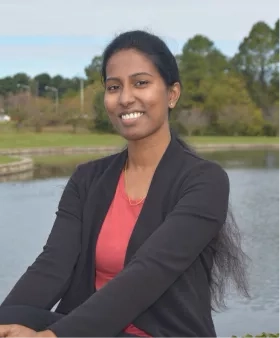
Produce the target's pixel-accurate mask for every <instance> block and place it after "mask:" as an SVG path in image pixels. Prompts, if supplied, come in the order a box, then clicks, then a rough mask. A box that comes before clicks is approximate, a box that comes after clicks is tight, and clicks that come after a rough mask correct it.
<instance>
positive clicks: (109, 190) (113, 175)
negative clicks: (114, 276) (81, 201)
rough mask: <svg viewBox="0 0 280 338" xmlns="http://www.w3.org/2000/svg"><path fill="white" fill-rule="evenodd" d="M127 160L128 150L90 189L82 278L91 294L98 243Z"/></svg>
mask: <svg viewBox="0 0 280 338" xmlns="http://www.w3.org/2000/svg"><path fill="white" fill-rule="evenodd" d="M126 159H127V150H124V151H123V152H121V153H120V154H118V155H117V156H116V157H115V158H114V160H113V161H112V162H111V163H110V165H109V166H108V168H107V169H105V171H104V173H103V174H102V175H101V177H100V178H98V181H97V182H94V183H93V184H92V185H91V187H90V189H89V193H88V197H87V201H86V205H85V208H84V217H83V221H84V230H83V234H82V243H83V247H84V248H85V251H84V255H85V257H84V262H85V264H84V266H83V276H82V278H83V279H84V280H86V281H87V282H88V283H89V284H88V285H87V286H86V289H87V290H89V292H90V293H92V292H94V290H95V287H94V280H95V268H94V266H95V263H94V262H95V248H96V242H97V239H98V235H99V232H100V230H101V227H102V224H103V221H104V219H105V217H106V214H107V211H108V210H109V207H110V204H111V202H112V200H113V198H114V195H115V191H116V187H117V184H118V181H119V177H120V174H121V172H122V170H123V168H124V165H125V162H126Z"/></svg>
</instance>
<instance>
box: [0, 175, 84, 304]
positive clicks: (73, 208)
mask: <svg viewBox="0 0 280 338" xmlns="http://www.w3.org/2000/svg"><path fill="white" fill-rule="evenodd" d="M78 173H79V171H78V169H77V170H76V171H75V173H74V174H73V175H72V176H71V178H70V179H69V181H68V182H67V185H66V187H65V189H64V191H63V194H62V197H61V199H60V202H59V205H58V211H57V212H56V219H55V222H54V225H53V228H52V231H51V233H50V235H49V237H48V240H47V243H46V244H45V246H44V247H43V251H42V253H41V254H40V255H39V256H38V257H37V259H36V260H35V262H34V263H33V264H32V265H31V266H29V267H28V269H27V271H26V272H25V273H24V274H23V276H22V277H21V278H20V279H19V281H18V282H17V283H16V285H15V286H14V287H13V289H12V290H11V292H10V293H9V295H8V296H7V297H6V299H5V300H4V302H3V303H2V304H1V306H5V305H29V306H35V307H39V308H44V309H51V308H52V307H53V306H54V305H55V304H56V303H57V302H58V301H59V299H60V298H61V296H62V294H63V292H64V290H65V287H66V286H67V282H68V281H69V279H70V277H71V274H72V271H73V268H74V265H75V263H76V261H77V258H78V255H79V253H80V249H81V240H80V238H81V236H80V233H81V222H82V221H81V218H82V212H81V210H82V207H81V200H80V196H79V191H78V184H77V182H78V180H79V175H78Z"/></svg>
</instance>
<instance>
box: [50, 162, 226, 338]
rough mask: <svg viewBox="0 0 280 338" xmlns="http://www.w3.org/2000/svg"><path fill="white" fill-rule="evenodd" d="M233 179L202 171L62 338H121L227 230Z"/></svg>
mask: <svg viewBox="0 0 280 338" xmlns="http://www.w3.org/2000/svg"><path fill="white" fill-rule="evenodd" d="M228 198H229V179H228V176H227V174H226V172H225V171H224V170H223V169H222V168H221V167H220V166H218V165H217V164H215V163H211V162H206V163H204V164H202V165H199V166H196V167H195V168H194V169H193V170H192V172H191V174H190V176H189V177H188V178H187V180H186V181H185V184H184V186H183V193H182V196H181V198H180V199H179V201H178V203H177V205H176V206H175V208H174V209H173V211H172V212H171V213H169V215H168V216H167V217H166V219H165V220H164V222H163V223H162V224H161V225H160V226H159V228H158V229H157V230H156V231H155V232H154V233H153V234H152V235H151V236H150V237H149V238H148V239H147V240H146V241H145V242H144V244H143V245H142V246H141V247H140V248H139V249H138V250H137V252H136V254H135V255H134V257H133V258H132V260H131V261H130V262H129V264H128V265H127V266H126V267H125V268H124V269H123V270H122V271H121V272H120V273H119V274H118V275H117V276H116V277H115V278H114V279H112V280H111V281H109V282H108V283H107V284H106V285H105V286H104V287H103V288H101V289H100V290H99V291H97V292H96V293H95V294H93V295H92V296H91V297H90V298H89V299H88V300H87V301H86V302H84V303H83V304H82V305H80V306H79V307H77V308H76V309H74V310H73V311H72V312H70V313H69V314H68V315H67V316H65V317H64V318H62V319H60V320H59V321H58V322H56V323H54V324H53V325H51V326H50V327H49V328H48V329H50V330H52V331H53V332H54V333H55V334H56V335H57V336H58V337H71V336H72V337H73V336H80V337H82V336H84V337H85V336H91V337H98V336H99V337H112V336H116V335H117V334H118V333H119V332H120V331H121V330H123V329H124V328H125V327H126V326H127V325H129V324H130V323H132V322H133V320H134V319H135V318H137V317H138V316H139V315H140V314H141V313H142V312H144V311H145V310H146V309H147V308H148V307H150V306H151V305H152V304H153V303H154V302H156V300H157V299H158V298H159V297H160V296H161V295H162V294H163V293H164V292H165V291H166V290H167V289H168V288H169V287H170V286H171V285H172V284H173V283H174V282H175V280H176V279H177V278H178V277H179V276H180V275H181V274H182V273H184V272H185V271H186V270H187V269H188V267H189V266H190V265H191V264H192V263H193V262H194V260H195V259H196V258H197V257H198V255H199V254H200V253H201V252H202V251H203V250H204V248H205V247H206V246H207V245H208V244H209V243H210V241H211V240H212V239H213V238H214V237H215V236H216V235H217V234H218V232H219V230H220V229H221V227H222V226H223V224H224V222H225V220H226V215H227V210H228Z"/></svg>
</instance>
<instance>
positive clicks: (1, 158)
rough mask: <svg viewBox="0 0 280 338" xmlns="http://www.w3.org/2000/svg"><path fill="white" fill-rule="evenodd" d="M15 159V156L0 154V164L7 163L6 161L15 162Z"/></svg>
mask: <svg viewBox="0 0 280 338" xmlns="http://www.w3.org/2000/svg"><path fill="white" fill-rule="evenodd" d="M17 160H18V159H17V158H15V157H9V156H4V155H0V164H7V163H11V162H15V161H17Z"/></svg>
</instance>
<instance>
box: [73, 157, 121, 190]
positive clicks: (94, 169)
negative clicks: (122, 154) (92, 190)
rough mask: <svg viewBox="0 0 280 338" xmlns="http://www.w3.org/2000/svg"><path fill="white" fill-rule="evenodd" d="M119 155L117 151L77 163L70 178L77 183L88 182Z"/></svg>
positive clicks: (99, 174)
mask: <svg viewBox="0 0 280 338" xmlns="http://www.w3.org/2000/svg"><path fill="white" fill-rule="evenodd" d="M118 156H119V153H116V154H112V155H108V156H104V157H100V158H98V159H95V160H90V161H87V162H84V163H80V164H78V165H77V167H76V170H75V171H74V173H73V175H72V178H73V179H74V180H75V181H76V183H77V184H83V183H86V184H90V182H91V181H92V180H93V178H94V177H98V176H101V175H102V174H103V173H104V171H105V170H106V168H108V166H110V164H111V163H112V162H113V161H114V160H115V159H116V158H117V157H118Z"/></svg>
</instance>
